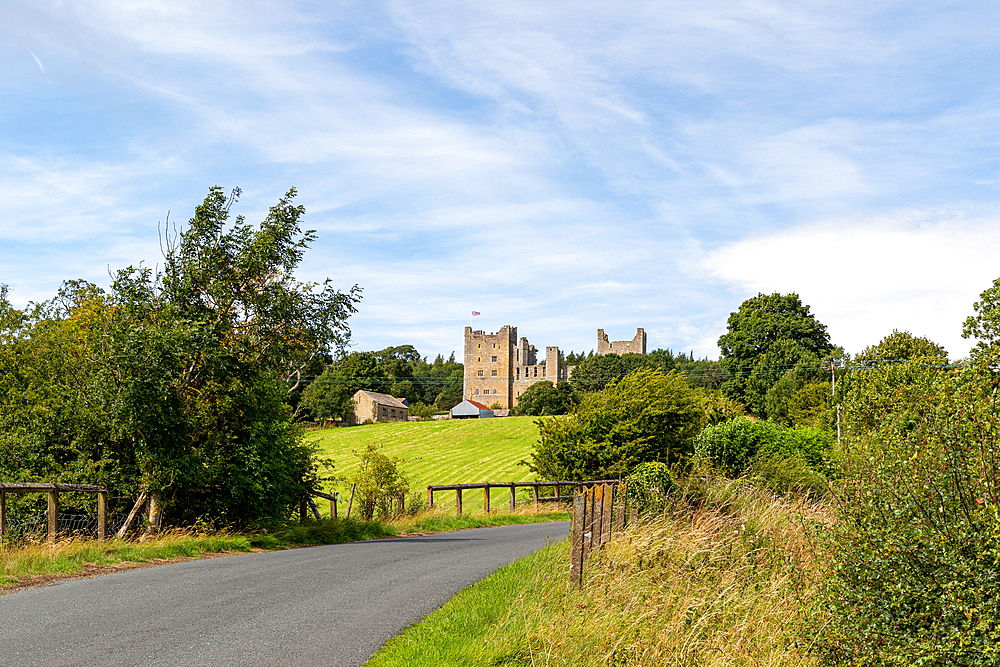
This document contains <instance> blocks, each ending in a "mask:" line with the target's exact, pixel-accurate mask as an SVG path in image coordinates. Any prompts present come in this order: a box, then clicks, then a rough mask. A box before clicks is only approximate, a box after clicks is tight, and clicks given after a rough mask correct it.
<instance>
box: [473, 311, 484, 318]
mask: <svg viewBox="0 0 1000 667" xmlns="http://www.w3.org/2000/svg"><path fill="white" fill-rule="evenodd" d="M476 315H482V313H480V312H479V311H478V310H474V311H472V316H473V317H475V316H476Z"/></svg>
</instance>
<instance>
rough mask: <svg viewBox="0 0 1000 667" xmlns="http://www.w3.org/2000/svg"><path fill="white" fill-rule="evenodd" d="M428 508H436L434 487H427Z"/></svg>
mask: <svg viewBox="0 0 1000 667" xmlns="http://www.w3.org/2000/svg"><path fill="white" fill-rule="evenodd" d="M427 509H431V510H432V509H434V488H433V487H430V486H428V487H427Z"/></svg>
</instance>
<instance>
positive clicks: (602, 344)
mask: <svg viewBox="0 0 1000 667" xmlns="http://www.w3.org/2000/svg"><path fill="white" fill-rule="evenodd" d="M630 352H631V353H634V354H646V332H645V331H644V330H643V329H642V327H639V328H638V329H636V330H635V338H633V339H632V340H616V341H608V335H607V334H606V333H604V329H598V330H597V354H628V353H630Z"/></svg>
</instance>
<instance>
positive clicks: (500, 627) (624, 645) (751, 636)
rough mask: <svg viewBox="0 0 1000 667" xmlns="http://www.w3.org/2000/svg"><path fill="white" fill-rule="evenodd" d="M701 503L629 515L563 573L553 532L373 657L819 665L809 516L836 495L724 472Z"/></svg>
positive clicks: (439, 661) (384, 666) (381, 661)
mask: <svg viewBox="0 0 1000 667" xmlns="http://www.w3.org/2000/svg"><path fill="white" fill-rule="evenodd" d="M702 501H703V502H702V503H701V504H699V505H698V506H686V505H682V506H680V507H678V508H677V509H676V511H672V512H669V513H666V514H664V515H661V516H658V517H654V518H651V519H649V520H648V521H646V522H644V523H639V524H636V525H635V526H632V527H630V528H628V529H627V530H626V531H625V532H624V533H622V534H621V535H619V536H618V538H617V539H616V540H615V541H613V542H611V543H610V544H609V545H606V546H605V548H604V549H603V550H602V551H601V552H600V553H599V554H597V555H596V556H592V557H591V558H590V560H589V561H588V562H587V564H586V565H585V567H584V577H585V586H584V587H583V588H582V589H576V588H573V587H571V586H570V583H569V572H568V563H569V548H568V547H569V545H568V543H567V542H566V541H563V542H559V543H556V544H552V545H550V546H548V547H546V548H545V549H543V550H542V551H539V552H537V553H535V554H533V555H531V556H528V557H526V558H524V559H521V560H519V561H517V562H515V563H512V564H511V565H509V566H506V567H503V568H501V569H500V570H498V571H497V572H496V573H494V574H493V575H492V576H490V577H488V578H487V579H484V580H482V581H480V582H478V583H476V584H474V585H473V586H470V587H469V588H467V589H465V590H463V591H462V592H460V593H459V594H458V595H457V596H455V597H454V598H452V599H451V600H450V601H449V602H448V603H446V604H445V605H444V607H442V608H441V609H440V610H438V611H436V612H434V613H433V614H431V615H429V616H428V617H427V618H426V619H424V621H423V622H421V623H419V624H417V625H414V626H411V627H410V628H408V629H407V630H406V631H404V632H403V634H401V635H399V636H397V637H395V638H394V639H392V640H390V641H389V642H388V643H387V644H386V645H385V646H384V647H383V648H382V649H380V650H379V651H378V652H377V653H376V654H375V655H374V656H373V657H372V658H371V659H370V660H369V662H368V663H367V664H368V665H369V666H370V667H392V666H397V665H398V666H400V667H403V666H404V665H405V666H406V667H420V666H422V665H428V666H429V665H434V666H436V667H438V666H445V667H447V666H449V665H456V666H457V665H462V666H467V665H484V666H486V665H580V666H590V665H593V666H594V667H597V666H602V667H603V666H606V665H621V666H628V667H640V666H642V665H679V666H688V665H690V666H692V667H693V666H694V665H698V666H718V667H723V666H725V667H731V666H736V665H746V666H748V667H749V666H751V665H768V666H771V667H815V666H816V665H817V664H818V660H817V659H816V658H815V657H814V656H813V655H811V654H810V650H809V642H808V640H807V639H806V637H807V636H808V634H809V632H811V631H813V630H814V629H815V628H817V627H822V626H823V624H824V623H825V620H824V618H823V616H822V614H821V612H819V611H818V610H817V609H816V608H815V606H814V605H811V604H809V601H810V600H811V599H812V597H813V595H814V594H815V589H816V579H817V575H818V574H819V570H820V563H819V561H818V559H817V554H815V553H814V552H813V550H812V547H811V544H810V542H809V540H808V539H807V536H806V533H805V529H804V527H803V521H802V518H803V517H806V518H814V519H820V518H822V517H826V516H827V515H828V514H829V511H828V508H826V507H825V506H824V505H822V504H816V503H812V502H810V501H806V500H801V501H794V502H792V501H786V500H782V499H777V498H774V497H773V496H771V495H770V494H768V493H766V492H763V491H760V490H756V489H754V488H753V487H748V486H746V485H745V484H744V483H743V482H729V481H722V482H720V483H717V484H711V485H709V487H708V488H707V489H706V490H705V493H704V497H703V499H702Z"/></svg>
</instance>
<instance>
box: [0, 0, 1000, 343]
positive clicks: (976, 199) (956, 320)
mask: <svg viewBox="0 0 1000 667" xmlns="http://www.w3.org/2000/svg"><path fill="white" fill-rule="evenodd" d="M998 33H1000V6H995V5H991V4H990V3H947V2H939V3H936V2H923V3H912V2H871V1H868V2H823V3H820V2H803V1H801V0H796V1H794V2H765V1H754V2H740V1H738V0H726V1H719V2H715V1H711V0H710V1H702V2H698V3H694V2H659V3H657V2H621V1H619V2H615V3H610V2H603V3H592V2H585V1H576V2H572V3H569V2H566V3H559V2H549V3H538V2H518V1H516V0H508V1H505V2H502V3H479V2H476V3H473V2H432V1H421V2H382V3H380V2H287V1H286V2H262V1H254V0H243V1H241V2H225V1H220V2H213V3H204V2H188V1H186V0H171V1H169V2H161V1H159V0H134V1H127V0H119V1H107V2H88V1H87V0H76V1H75V2H73V3H66V2H55V1H47V0H33V1H32V2H30V3H29V2H11V1H9V0H0V66H2V68H3V69H2V76H0V283H6V284H8V285H9V286H10V287H11V290H12V295H11V296H12V299H13V300H14V302H15V303H17V304H19V305H23V304H24V303H25V302H27V301H28V300H42V299H47V298H50V297H51V296H52V295H53V294H54V293H55V290H56V289H57V288H58V286H59V284H60V283H61V282H62V281H63V280H66V279H71V278H85V279H88V280H92V281H94V282H97V283H99V284H102V285H106V284H107V276H108V270H109V268H110V269H114V268H119V267H123V266H127V265H129V264H138V263H139V262H140V261H145V262H146V263H147V264H155V263H156V261H157V260H158V259H159V258H160V255H159V252H160V251H159V245H158V242H157V224H158V223H159V222H162V221H164V220H165V218H166V215H167V212H168V211H169V213H170V219H171V220H172V221H175V222H179V223H183V222H185V221H186V220H187V219H188V218H189V217H190V216H191V214H192V212H193V208H194V206H195V205H196V204H197V203H198V202H200V201H201V199H203V198H204V196H205V194H206V192H207V190H208V188H209V186H211V185H216V184H218V185H221V186H223V187H225V188H226V189H227V190H228V189H230V188H233V187H237V186H238V187H240V188H242V190H243V193H244V194H243V197H242V200H241V202H240V203H239V204H238V206H237V209H238V212H239V213H243V214H245V215H246V216H247V218H248V219H249V220H251V221H256V220H259V219H260V218H261V217H263V215H264V213H265V212H266V210H267V208H268V207H269V206H270V205H272V204H274V203H275V202H276V201H277V200H278V198H279V197H280V196H281V195H282V194H283V193H284V192H285V191H286V190H287V189H288V188H290V187H292V186H294V187H296V188H297V189H298V191H299V193H300V194H299V200H298V201H299V202H300V203H302V204H303V205H305V207H306V209H307V211H308V212H307V214H306V217H305V222H306V226H307V227H310V228H314V229H316V230H317V231H318V233H319V239H318V241H317V242H316V243H315V245H314V246H313V249H312V250H311V251H310V252H309V254H308V255H307V257H306V260H305V262H304V264H303V267H302V270H301V274H300V275H301V277H303V278H307V279H322V278H325V277H327V276H328V277H330V278H332V279H333V281H334V282H335V284H337V285H338V286H340V287H341V288H343V289H347V288H349V287H350V286H351V285H353V284H355V283H357V284H359V285H360V286H361V287H362V288H363V289H364V299H363V301H362V303H361V307H360V312H359V314H358V315H357V316H356V317H354V318H352V329H353V331H354V339H353V341H354V346H355V347H356V348H357V349H379V348H382V347H385V346H388V345H400V344H406V343H409V344H413V345H415V346H416V347H417V348H418V349H419V350H420V351H421V352H422V353H425V354H430V355H432V356H433V355H434V354H437V353H439V352H440V353H444V354H445V355H447V354H449V353H450V352H451V351H452V350H454V351H456V352H458V354H459V356H460V355H461V346H462V331H463V328H464V327H465V326H466V325H468V324H469V322H470V318H469V314H470V311H471V310H478V311H480V312H482V316H480V317H478V318H476V321H475V325H476V328H484V329H487V330H490V331H495V330H496V329H498V328H499V327H500V326H502V325H504V324H512V325H515V326H517V327H518V330H519V334H520V335H524V336H527V337H528V338H529V340H530V341H531V342H532V343H534V344H535V345H536V346H538V347H539V348H541V347H543V346H546V345H559V346H560V347H561V348H562V349H564V350H567V351H568V350H571V349H572V350H577V351H579V350H590V349H592V348H594V347H595V346H596V330H597V329H598V328H603V329H604V330H605V331H607V332H608V333H609V335H610V336H611V338H612V339H613V340H620V339H630V338H631V337H632V335H633V334H634V332H635V328H636V327H638V326H641V327H644V328H645V329H646V331H647V332H648V334H649V346H650V347H651V348H656V347H665V348H670V349H673V350H675V351H681V350H683V351H691V350H693V351H694V352H695V354H696V355H698V356H706V355H707V356H711V357H713V358H714V357H717V356H718V348H717V346H716V340H717V339H718V336H719V335H720V334H721V333H723V332H724V331H725V323H726V318H727V317H728V315H729V313H730V312H731V311H733V310H735V309H736V308H737V307H738V306H739V304H740V303H741V302H742V301H743V300H744V299H746V298H747V297H749V296H753V295H755V294H756V293H757V292H758V291H764V292H771V291H780V292H791V291H795V292H798V293H799V294H800V295H801V297H802V299H803V301H804V302H805V303H807V304H809V305H810V306H811V307H812V310H813V312H814V313H815V314H816V315H817V317H818V318H819V319H820V320H821V321H822V322H824V323H825V324H826V325H827V326H828V327H829V331H830V333H831V336H832V338H833V341H834V342H835V343H839V344H841V345H843V346H844V347H845V348H846V349H847V350H848V351H850V352H858V351H860V350H861V349H862V348H864V347H865V346H867V345H870V344H873V343H875V342H877V341H878V340H880V339H881V338H882V337H884V336H885V335H887V334H889V333H890V332H891V331H892V330H893V329H894V328H895V329H905V330H909V331H911V332H913V333H915V334H917V335H922V336H928V337H930V338H931V339H932V340H934V341H936V342H938V343H941V344H943V345H945V347H946V348H947V349H948V351H949V353H951V355H952V356H953V357H961V356H964V355H965V354H967V352H968V349H969V342H968V341H965V340H963V339H962V338H961V335H960V334H961V323H962V320H963V319H964V318H965V317H966V316H967V315H969V314H970V313H971V311H972V302H973V301H974V300H975V299H976V298H977V296H978V294H979V293H980V292H981V291H982V290H984V289H986V288H987V287H988V286H989V285H990V283H991V282H992V280H993V279H994V278H997V277H998V276H1000V263H998V261H997V260H998V259H1000V152H998V143H1000V122H998V121H1000V104H998V101H1000V99H998V98H1000V77H998V76H997V70H998V64H1000V53H998V52H1000V35H998Z"/></svg>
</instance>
